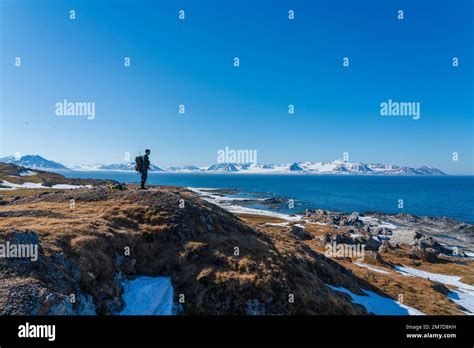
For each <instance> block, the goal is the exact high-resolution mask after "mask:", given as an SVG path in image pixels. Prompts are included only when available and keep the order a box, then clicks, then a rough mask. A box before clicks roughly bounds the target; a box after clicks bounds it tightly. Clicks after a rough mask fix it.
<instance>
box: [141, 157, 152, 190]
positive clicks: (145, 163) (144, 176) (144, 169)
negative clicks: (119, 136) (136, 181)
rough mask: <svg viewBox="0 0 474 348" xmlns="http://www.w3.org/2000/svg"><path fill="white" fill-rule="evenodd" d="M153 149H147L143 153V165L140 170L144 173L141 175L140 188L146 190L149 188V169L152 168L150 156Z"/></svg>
mask: <svg viewBox="0 0 474 348" xmlns="http://www.w3.org/2000/svg"><path fill="white" fill-rule="evenodd" d="M150 153H151V151H150V150H149V149H146V150H145V154H144V155H143V159H142V166H141V170H140V174H141V175H142V177H141V182H140V189H142V190H146V189H147V188H146V187H145V183H146V179H147V178H148V169H150V158H149V157H148V156H150Z"/></svg>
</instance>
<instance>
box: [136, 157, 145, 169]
mask: <svg viewBox="0 0 474 348" xmlns="http://www.w3.org/2000/svg"><path fill="white" fill-rule="evenodd" d="M142 168H143V157H142V156H137V157H135V170H136V171H137V172H141V171H142Z"/></svg>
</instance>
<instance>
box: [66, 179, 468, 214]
mask: <svg viewBox="0 0 474 348" xmlns="http://www.w3.org/2000/svg"><path fill="white" fill-rule="evenodd" d="M61 174H63V175H66V176H68V177H74V178H95V179H115V180H117V181H120V182H125V183H129V182H138V181H139V175H138V174H136V173H124V172H74V171H72V172H62V173H61ZM148 183H150V184H159V185H175V186H191V187H199V188H203V187H208V188H228V189H236V190H238V191H240V192H241V194H240V196H242V195H248V196H254V195H256V196H259V197H261V196H263V197H282V198H286V199H293V200H294V202H295V209H292V210H290V209H288V207H287V206H286V205H282V206H280V207H279V208H278V210H279V211H281V212H295V211H296V212H299V211H303V210H304V209H306V208H308V209H315V208H321V209H329V210H336V211H345V212H354V211H358V212H364V211H379V212H385V213H399V212H407V213H412V214H416V215H421V216H447V217H451V218H455V219H458V220H461V221H466V222H471V223H474V176H436V177H434V176H433V177H429V176H416V177H415V176H348V175H347V176H346V175H320V176H317V175H248V174H245V175H239V174H234V175H232V174H224V175H223V174H170V173H163V174H162V173H153V174H149V178H148ZM399 199H402V200H403V204H404V208H403V209H399V208H398V206H397V205H398V200H399ZM262 208H264V207H262Z"/></svg>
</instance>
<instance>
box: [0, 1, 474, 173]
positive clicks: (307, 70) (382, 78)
mask: <svg viewBox="0 0 474 348" xmlns="http://www.w3.org/2000/svg"><path fill="white" fill-rule="evenodd" d="M0 4H1V5H0V6H1V9H0V25H1V46H0V54H1V65H0V76H1V105H0V111H1V123H0V125H1V143H0V145H1V148H0V150H1V151H0V156H6V155H11V154H13V153H15V152H19V153H21V154H40V155H42V156H43V157H46V158H49V159H53V160H56V161H59V162H62V163H65V164H67V165H71V164H80V163H84V164H92V163H98V162H101V163H103V162H106V163H113V162H116V163H119V162H123V154H124V152H130V153H131V156H132V158H133V156H134V155H135V154H137V153H138V151H140V150H141V151H143V149H144V148H147V147H148V148H151V149H152V157H151V159H152V162H154V163H155V164H158V165H160V166H166V165H185V164H195V165H208V164H212V163H215V162H216V159H217V155H216V152H217V151H218V150H219V149H224V148H225V147H226V146H228V147H230V148H233V149H255V150H257V151H258V161H259V162H261V163H285V162H292V161H306V160H308V161H330V160H334V159H337V158H341V157H342V154H343V153H344V152H348V153H349V155H350V160H352V161H361V162H382V163H393V164H400V165H409V166H420V165H423V164H426V165H433V166H436V167H438V168H440V169H442V170H445V171H446V172H448V173H452V174H473V173H474V170H473V162H474V149H473V134H474V128H473V121H472V119H473V115H474V107H473V105H474V93H473V91H474V87H473V81H474V73H473V66H472V64H473V47H474V45H473V31H474V30H473V29H474V28H473V5H472V1H470V0H456V1H447V0H446V1H425V0H419V1H413V0H410V1H403V0H398V1H392V0H386V1H378V0H370V1H368V0H359V1H355V0H352V1H347V0H345V1H343V0H332V1H329V0H325V1H306V0H305V1H303V0H291V1H283V0H272V1H270V0H259V1H247V0H246V1H242V0H239V1H230V0H222V1H217V0H212V1H210V0H192V1H182V0H181V1H180V0H162V1H59V0H58V1H42V0H38V1H23V0H16V1H12V0H0ZM71 9H74V10H75V11H76V19H75V20H70V19H69V18H68V15H69V10H71ZM180 9H183V10H185V13H186V19H185V20H184V21H180V20H179V19H178V11H179V10H180ZM290 9H293V10H294V11H295V19H294V20H293V21H289V20H288V17H287V15H288V10H290ZM399 9H402V10H404V16H405V18H404V20H403V21H400V20H398V19H397V11H398V10H399ZM15 57H20V58H21V60H22V66H21V67H20V68H17V67H15ZM124 57H130V58H131V66H130V67H128V68H126V67H124V66H123V59H124ZM234 57H239V58H240V63H241V65H240V67H238V68H235V67H234V66H233V58H234ZM343 57H349V59H350V67H348V68H344V67H343V66H342V58H343ZM452 57H459V60H460V66H459V67H457V68H453V67H452V65H451V61H452ZM64 99H67V100H69V101H87V102H95V104H96V117H95V119H94V120H88V119H87V118H85V117H58V116H56V115H55V104H56V103H57V102H60V101H62V100H64ZM388 99H392V100H395V101H403V102H420V103H421V104H420V105H421V117H420V119H419V120H413V119H411V118H409V117H381V116H380V114H379V112H380V107H379V105H380V103H381V102H383V101H387V100H388ZM179 104H184V105H185V107H186V114H185V115H180V114H179V113H178V105H179ZM289 104H294V105H295V111H296V112H295V114H294V115H289V114H288V105H289ZM453 152H458V153H459V161H457V162H454V161H452V153H453Z"/></svg>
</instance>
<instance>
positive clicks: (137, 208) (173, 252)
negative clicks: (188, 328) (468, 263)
mask: <svg viewBox="0 0 474 348" xmlns="http://www.w3.org/2000/svg"><path fill="white" fill-rule="evenodd" d="M0 215H1V216H2V218H1V219H0V244H1V243H6V242H7V241H8V240H12V238H13V239H16V240H23V241H32V242H33V243H37V244H38V246H39V249H38V250H39V256H38V260H37V261H31V260H24V259H11V258H3V259H2V258H0V314H20V315H22V314H33V315H35V314H67V315H70V314H99V315H109V314H114V313H118V312H119V311H120V310H121V308H122V306H123V300H122V294H123V286H122V284H123V281H124V280H125V279H131V278H134V277H136V276H140V275H147V276H167V277H170V278H171V282H172V285H173V287H174V301H175V303H176V304H179V307H180V308H181V311H180V312H181V313H182V314H184V315H188V314H205V315H224V314H244V315H253V314H265V315H281V314H283V315H294V314H341V315H342V314H367V312H366V310H365V309H364V308H363V307H361V306H359V305H356V304H353V303H352V301H351V300H350V298H349V296H347V295H345V294H342V293H340V292H335V291H332V290H331V289H329V288H328V287H327V286H326V284H330V285H333V286H337V287H344V288H347V289H349V290H350V291H352V292H354V293H356V294H359V295H362V294H363V292H362V289H369V290H372V291H375V292H379V291H378V290H377V289H375V288H374V287H372V286H371V285H370V284H369V283H367V282H366V281H364V280H361V279H359V278H357V277H355V276H354V275H353V274H352V272H351V271H349V270H348V269H346V268H344V267H343V266H341V265H339V264H338V263H336V262H334V261H332V260H330V259H329V258H326V257H325V256H324V255H323V254H321V253H318V252H316V251H314V250H313V249H311V248H309V247H308V246H307V245H305V244H304V243H303V242H302V241H301V239H304V238H305V237H306V234H303V232H304V231H303V230H301V229H298V228H295V230H294V231H293V232H289V233H288V235H286V236H284V238H283V237H281V236H280V235H277V234H275V235H271V234H266V233H263V232H262V231H259V230H257V229H255V228H253V227H251V226H250V225H247V224H246V223H244V222H243V220H240V219H239V218H237V217H236V216H234V215H233V214H231V213H229V212H227V211H225V210H223V209H221V208H219V207H217V206H215V205H213V204H210V203H208V202H205V201H204V200H202V199H200V198H199V197H198V196H197V195H196V194H195V193H193V192H191V191H188V190H186V189H183V188H177V187H160V188H153V189H152V190H149V191H139V190H136V189H129V190H124V191H122V190H115V189H109V188H105V187H94V188H82V189H75V190H58V191H51V192H46V193H42V194H41V195H39V194H35V195H30V196H26V197H19V198H17V199H15V200H10V201H8V202H6V203H5V204H4V205H2V206H0ZM351 220H352V221H345V222H344V224H346V223H350V224H352V223H355V224H357V219H356V217H353V218H351ZM377 247H378V246H377ZM379 293H380V292H379ZM380 294H382V293H380ZM180 300H181V301H180Z"/></svg>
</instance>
